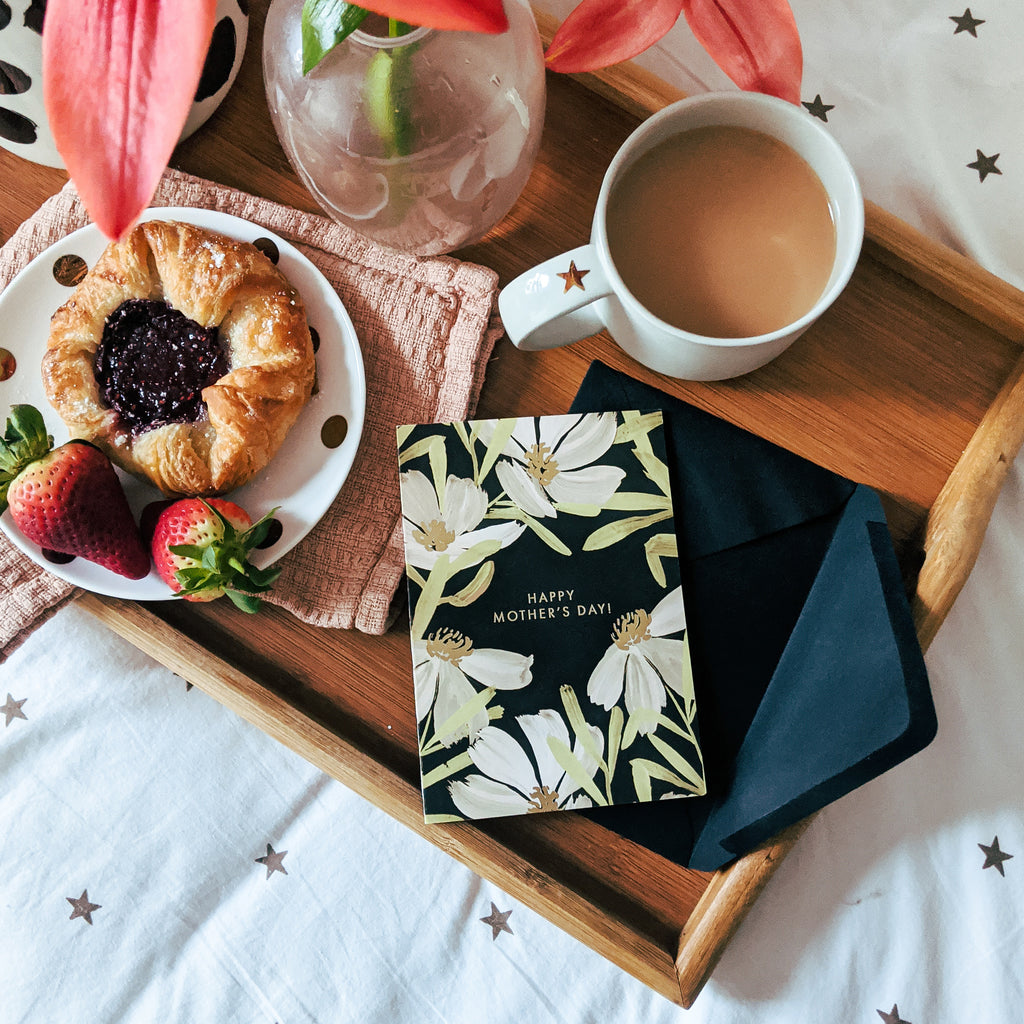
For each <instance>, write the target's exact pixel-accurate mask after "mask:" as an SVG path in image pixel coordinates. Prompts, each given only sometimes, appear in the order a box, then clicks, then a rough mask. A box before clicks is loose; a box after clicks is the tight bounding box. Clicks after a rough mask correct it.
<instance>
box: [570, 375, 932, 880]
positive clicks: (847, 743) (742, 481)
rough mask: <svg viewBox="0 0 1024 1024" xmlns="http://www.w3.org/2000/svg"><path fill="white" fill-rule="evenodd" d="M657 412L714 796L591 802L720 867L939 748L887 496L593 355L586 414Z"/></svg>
mask: <svg viewBox="0 0 1024 1024" xmlns="http://www.w3.org/2000/svg"><path fill="white" fill-rule="evenodd" d="M615 409H662V410H664V412H665V419H666V426H667V435H668V438H667V439H668V443H669V463H670V465H671V466H672V469H673V472H674V494H673V500H674V502H675V510H676V522H677V531H678V541H679V552H680V562H681V569H682V576H683V592H684V595H685V601H686V612H687V626H688V629H689V638H690V655H691V659H692V662H693V671H694V681H695V685H696V687H697V708H698V711H697V714H698V719H699V725H700V734H701V746H702V748H703V751H704V757H705V766H706V771H707V779H708V795H707V796H704V797H693V798H689V799H681V800H673V801H666V802H661V803H659V804H658V805H656V806H651V805H646V806H626V807H610V808H602V809H600V810H593V811H585V812H581V813H586V814H588V815H589V816H590V817H592V818H593V819H594V820H596V821H599V822H600V823H601V824H603V825H605V826H606V827H608V828H611V829H613V830H615V831H617V832H620V833H621V834H623V835H625V836H627V837H629V838H630V839H632V840H634V841H636V842H638V843H640V844H641V845H643V846H646V847H648V848H650V849H652V850H654V851H656V852H658V853H660V854H662V855H664V856H666V857H668V858H670V859H671V860H673V861H675V862H677V863H679V864H683V865H685V866H688V867H692V868H697V869H699V870H705V871H710V870H714V869H717V868H719V867H721V866H722V865H724V864H726V863H728V862H729V861H731V860H733V859H735V858H736V857H738V856H741V855H742V854H744V853H746V852H747V851H748V850H750V849H752V848H753V847H755V846H757V845H758V844H759V843H761V842H763V841H764V840H766V839H769V838H771V837H772V836H773V835H775V834H776V833H777V832H779V831H780V830H781V829H783V828H785V827H786V826H788V825H790V824H793V823H794V822H797V821H799V820H801V819H803V818H804V817H806V816H807V815H808V814H811V813H812V812H814V811H816V810H818V809H820V808H821V807H823V806H825V805H826V804H828V803H830V802H831V801H833V800H836V799H837V798H838V797H840V796H842V795H844V794H846V793H848V792H850V791H851V790H852V789H854V788H856V787H857V786H860V785H862V784H863V783H865V782H867V781H868V780H869V779H872V778H874V777H876V776H877V775H879V774H881V773H882V772H884V771H887V770H888V769H890V768H892V767H893V766H894V765H896V764H898V763H899V762H901V761H903V760H905V759H906V758H907V757H910V756H911V755H912V754H914V753H917V752H918V751H919V750H921V749H922V748H924V747H925V746H927V744H928V743H930V742H931V740H932V738H933V737H934V735H935V730H936V720H935V710H934V707H933V704H932V699H931V692H930V690H929V686H928V677H927V673H926V670H925V665H924V659H923V657H922V654H921V648H920V645H919V644H918V640H917V635H916V633H915V631H914V626H913V621H912V619H911V614H910V608H909V604H908V601H907V598H906V595H905V593H904V589H903V582H902V579H901V574H900V568H899V565H898V563H897V560H896V556H895V553H894V551H893V546H892V539H891V537H890V534H889V531H888V527H887V526H886V522H885V515H884V512H883V510H882V506H881V503H880V502H879V499H878V495H877V494H876V493H875V492H874V491H873V490H872V489H871V488H869V487H867V486H865V485H863V484H856V483H854V482H852V481H850V480H847V479H845V478H844V477H841V476H838V475H837V474H835V473H832V472H830V471H829V470H825V469H822V468H821V467H820V466H816V465H814V464H813V463H810V462H808V461H807V460H806V459H803V458H800V457H799V456H796V455H794V454H792V453H791V452H788V451H786V450H785V449H783V448H780V447H778V446H777V445H774V444H771V443H770V442H768V441H765V440H763V439H762V438H759V437H757V436H756V435H753V434H750V433H748V432H746V431H744V430H742V429H740V428H738V427H735V426H733V425H732V424H729V423H726V422H725V421H723V420H719V419H717V418H715V417H714V416H711V415H709V414H707V413H705V412H702V411H701V410H699V409H696V408H694V407H693V406H690V405H687V404H686V403H685V402H681V401H679V400H678V399H675V398H673V397H671V396H669V395H666V394H664V393H663V392H660V391H658V390H656V389H654V388H651V387H649V386H647V385H645V384H642V383H640V382H638V381H636V380H633V379H632V378H630V377H628V376H625V375H623V374H621V373H618V372H616V371H614V370H611V369H609V368H608V367H606V366H604V365H602V364H601V363H593V364H592V365H591V367H590V369H589V370H588V372H587V375H586V378H585V379H584V381H583V383H582V385H581V387H580V390H579V393H578V394H577V396H576V399H575V401H574V402H573V411H574V412H602V411H608V410H615Z"/></svg>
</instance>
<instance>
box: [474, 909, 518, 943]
mask: <svg viewBox="0 0 1024 1024" xmlns="http://www.w3.org/2000/svg"><path fill="white" fill-rule="evenodd" d="M511 913H512V911H511V910H499V909H498V908H497V907H496V906H495V905H494V903H493V901H492V902H491V912H490V914H488V915H487V917H481V918H480V920H481V921H483V923H484V924H489V925H490V926H491V941H492V942H493V941H494V940H495V939H497V937H498V934H499V932H508V933H509V935H514V934H515V932H513V931H512V929H511V928H509V926H508V918H509V914H511Z"/></svg>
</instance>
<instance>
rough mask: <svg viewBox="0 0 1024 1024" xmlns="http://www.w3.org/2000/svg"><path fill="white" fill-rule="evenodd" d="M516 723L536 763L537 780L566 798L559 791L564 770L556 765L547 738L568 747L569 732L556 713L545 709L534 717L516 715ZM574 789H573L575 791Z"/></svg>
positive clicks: (556, 762) (565, 794) (560, 790)
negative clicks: (551, 737)
mask: <svg viewBox="0 0 1024 1024" xmlns="http://www.w3.org/2000/svg"><path fill="white" fill-rule="evenodd" d="M516 721H517V722H518V723H519V726H520V728H521V729H522V730H523V733H524V735H525V736H526V739H527V740H528V741H529V744H530V749H531V750H532V751H533V759H534V761H535V762H536V763H537V780H538V781H539V782H540V783H541V785H543V786H547V787H548V788H549V789H557V790H558V792H559V794H560V795H561V796H567V795H568V794H567V793H564V792H563V791H562V789H561V782H562V776H563V775H564V774H565V771H564V769H563V768H562V766H561V765H560V764H559V763H558V761H557V759H556V758H555V755H554V754H553V753H552V752H551V748H550V747H549V746H548V737H549V736H553V737H554V738H555V739H556V740H559V741H560V742H561V743H562V744H563V745H564V746H566V747H568V746H569V745H570V739H569V730H568V728H567V727H566V724H565V722H563V721H562V719H561V717H560V716H559V714H558V713H557V712H556V711H552V710H551V708H545V709H544V710H542V711H540V712H539V713H538V714H536V715H517V716H516ZM575 788H576V787H573V789H574V790H575Z"/></svg>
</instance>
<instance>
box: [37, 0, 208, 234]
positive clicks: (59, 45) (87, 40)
mask: <svg viewBox="0 0 1024 1024" xmlns="http://www.w3.org/2000/svg"><path fill="white" fill-rule="evenodd" d="M216 6H217V4H216V0H118V2H116V3H115V2H111V0H106V2H104V3H84V4H83V3H82V2H81V0H49V2H48V4H47V9H46V19H45V21H44V23H43V76H42V80H43V100H44V103H45V106H46V114H47V120H48V121H49V125H50V128H51V131H52V133H53V138H54V142H55V143H56V146H57V150H58V152H59V153H60V155H61V157H62V159H63V160H64V166H65V167H66V168H67V171H68V174H69V175H70V176H71V179H72V180H73V181H74V184H75V187H76V188H77V190H78V193H79V195H80V196H81V198H82V201H83V202H84V203H85V207H86V209H87V210H88V211H89V215H90V216H91V217H92V219H93V220H94V221H95V223H96V225H97V227H99V229H100V230H101V231H102V232H103V234H105V235H106V236H107V237H108V238H111V239H115V240H116V239H120V238H122V237H124V235H125V234H127V232H128V231H129V230H130V228H131V227H132V225H133V224H134V223H135V221H136V220H137V219H138V216H139V214H140V213H142V211H143V210H144V209H145V207H146V205H147V204H148V203H149V201H150V199H151V198H152V196H153V192H154V191H155V189H156V185H157V182H158V181H159V180H160V175H161V174H162V173H163V171H164V169H165V168H166V167H167V164H168V161H169V160H170V158H171V153H172V152H173V150H174V147H175V144H176V143H177V141H178V139H179V138H180V136H181V132H182V129H183V128H184V126H185V121H186V119H187V117H188V114H189V111H190V110H191V107H192V100H193V97H194V96H195V93H196V87H197V85H198V84H199V78H200V75H201V73H202V70H203V64H204V62H205V60H206V54H207V50H208V49H209V45H210V39H211V37H212V35H213V25H214V16H215V12H216Z"/></svg>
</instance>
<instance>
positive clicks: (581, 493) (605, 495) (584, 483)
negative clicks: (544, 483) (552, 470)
mask: <svg viewBox="0 0 1024 1024" xmlns="http://www.w3.org/2000/svg"><path fill="white" fill-rule="evenodd" d="M625 476H626V471H625V470H623V469H619V467H618V466H588V467H587V468H586V469H570V470H569V471H568V472H565V473H559V474H558V476H556V477H555V478H554V479H553V480H552V481H551V483H549V484H548V488H547V490H548V497H549V498H550V499H551V500H552V501H557V502H568V503H579V504H581V505H597V506H599V507H601V508H603V507H604V504H605V502H607V501H608V499H609V498H610V497H611V496H612V495H613V494H614V493H615V492H616V491H617V490H618V487H619V484H620V483H621V482H622V480H623V478H624V477H625Z"/></svg>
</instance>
